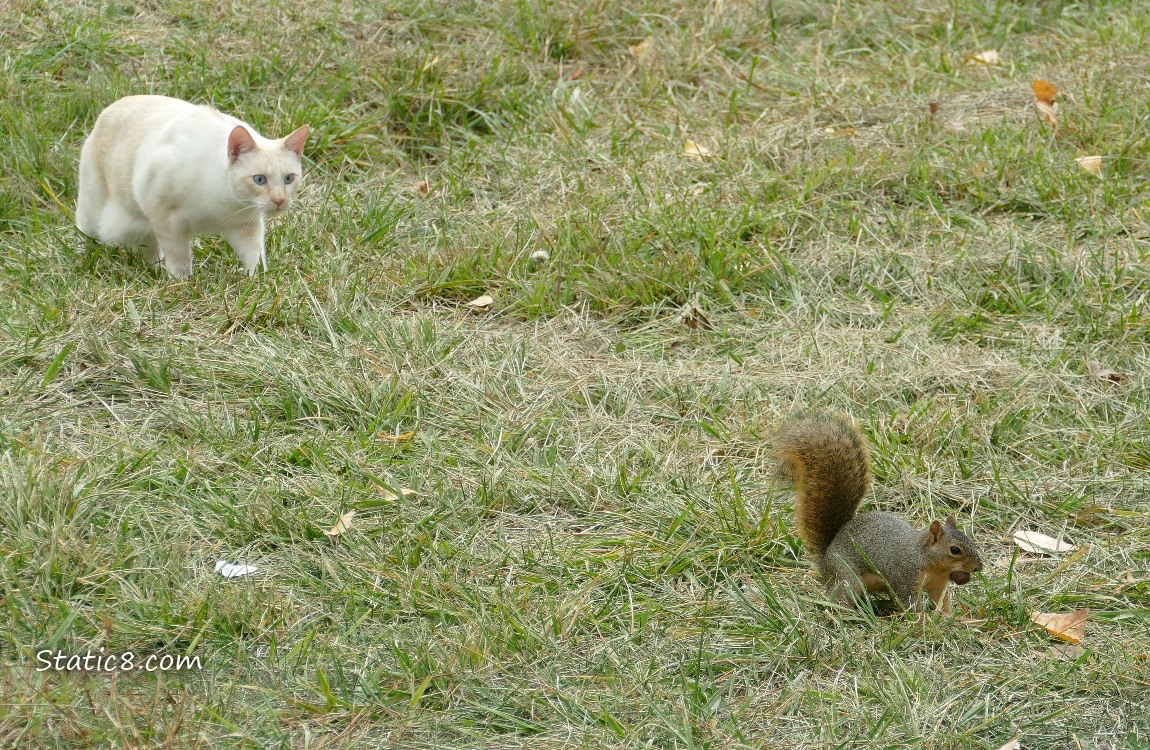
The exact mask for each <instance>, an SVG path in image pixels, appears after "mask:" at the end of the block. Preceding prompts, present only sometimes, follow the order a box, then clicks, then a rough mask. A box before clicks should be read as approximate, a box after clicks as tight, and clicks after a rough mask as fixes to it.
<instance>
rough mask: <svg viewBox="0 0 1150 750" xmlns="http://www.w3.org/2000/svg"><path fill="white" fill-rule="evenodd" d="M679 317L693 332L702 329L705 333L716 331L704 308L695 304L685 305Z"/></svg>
mask: <svg viewBox="0 0 1150 750" xmlns="http://www.w3.org/2000/svg"><path fill="white" fill-rule="evenodd" d="M679 317H680V318H681V319H682V321H683V322H684V323H686V324H687V327H688V328H690V329H691V330H697V329H699V328H702V329H703V330H704V331H713V330H715V325H714V324H713V323H712V322H711V321H710V320H708V319H707V314H706V313H705V312H703V308H701V307H699V305H698V304H697V303H695V302H689V303H687V304H686V305H683V309H682V310H681V311H680V312H679Z"/></svg>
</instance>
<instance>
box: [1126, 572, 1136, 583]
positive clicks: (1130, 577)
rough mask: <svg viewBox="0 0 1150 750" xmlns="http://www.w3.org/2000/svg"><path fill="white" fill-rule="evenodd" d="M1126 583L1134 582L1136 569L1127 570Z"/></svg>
mask: <svg viewBox="0 0 1150 750" xmlns="http://www.w3.org/2000/svg"><path fill="white" fill-rule="evenodd" d="M1126 583H1134V571H1133V570H1128V571H1126Z"/></svg>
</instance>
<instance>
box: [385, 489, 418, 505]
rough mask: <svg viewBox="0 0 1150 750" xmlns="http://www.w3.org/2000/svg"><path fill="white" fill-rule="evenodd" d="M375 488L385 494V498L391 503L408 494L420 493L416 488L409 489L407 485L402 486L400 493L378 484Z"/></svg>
mask: <svg viewBox="0 0 1150 750" xmlns="http://www.w3.org/2000/svg"><path fill="white" fill-rule="evenodd" d="M375 489H376V491H377V492H379V494H381V495H383V499H384V500H386V501H388V502H389V503H394V502H395V501H396V500H398V499H399V498H400V497H407V496H408V495H415V494H418V493H417V492H416V491H415V490H409V489H407V488H406V487H401V488H400V490H399V494H398V495H397V494H395V493H394V492H392V491H391V490H389V489H387V488H385V487H379V486H376V488H375Z"/></svg>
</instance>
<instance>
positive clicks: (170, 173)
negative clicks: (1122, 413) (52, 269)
mask: <svg viewBox="0 0 1150 750" xmlns="http://www.w3.org/2000/svg"><path fill="white" fill-rule="evenodd" d="M309 132H310V128H308V126H307V125H304V126H303V127H302V128H300V129H298V130H296V131H295V132H294V133H292V134H291V135H289V136H288V137H286V138H281V139H279V140H269V139H267V138H264V137H263V136H261V135H260V134H259V133H257V132H256V131H255V129H254V128H252V127H251V126H249V125H246V124H244V123H243V122H241V121H240V120H237V119H236V118H234V117H231V116H229V115H225V114H223V113H222V112H217V111H216V110H214V109H210V108H208V107H200V106H197V105H195V104H190V103H188V102H185V101H181V100H180V99H172V98H169V97H166V96H127V97H124V98H123V99H120V100H118V101H116V102H113V103H112V104H110V105H108V107H107V108H106V109H105V110H104V111H103V112H101V113H100V117H99V118H98V119H97V120H96V127H94V128H93V129H92V133H91V135H89V136H88V140H86V141H84V148H83V150H82V151H81V152H80V192H79V196H78V197H77V200H76V226H77V227H78V228H79V229H80V231H81V232H83V233H84V234H86V235H88V236H89V237H94V238H96V239H98V240H100V241H102V242H107V243H109V244H112V245H143V246H144V248H145V250H144V254H145V259H146V260H147V261H148V262H149V263H150V264H153V265H154V264H157V263H160V262H161V261H163V264H164V267H165V268H167V269H168V271H169V272H170V273H171V274H172V275H173V276H175V277H177V278H186V277H188V276H191V275H192V237H193V236H194V235H198V234H222V235H223V236H224V239H226V240H227V241H228V243H229V244H230V245H231V246H232V249H233V250H235V251H236V255H238V256H239V258H240V262H241V263H243V265H244V269H245V270H247V272H248V275H249V276H251V275H254V274H255V272H256V269H257V268H259V266H260V265H261V264H262V265H263V267H264V268H265V269H266V268H267V258H266V257H265V255H264V219H265V217H267V216H280V215H282V214H284V213H285V212H286V211H287V209H288V208H289V207H290V206H291V204H292V200H293V199H294V198H295V194H296V191H297V190H298V189H299V184H300V177H301V172H302V170H301V168H300V157H301V156H302V155H303V146H304V143H305V142H306V141H307V136H308V133H309Z"/></svg>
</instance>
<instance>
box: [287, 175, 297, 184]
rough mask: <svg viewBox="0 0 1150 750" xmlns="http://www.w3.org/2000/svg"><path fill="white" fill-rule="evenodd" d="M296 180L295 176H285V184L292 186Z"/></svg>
mask: <svg viewBox="0 0 1150 750" xmlns="http://www.w3.org/2000/svg"><path fill="white" fill-rule="evenodd" d="M294 179H295V175H294V174H285V175H284V184H285V185H290V184H292V180H294Z"/></svg>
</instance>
